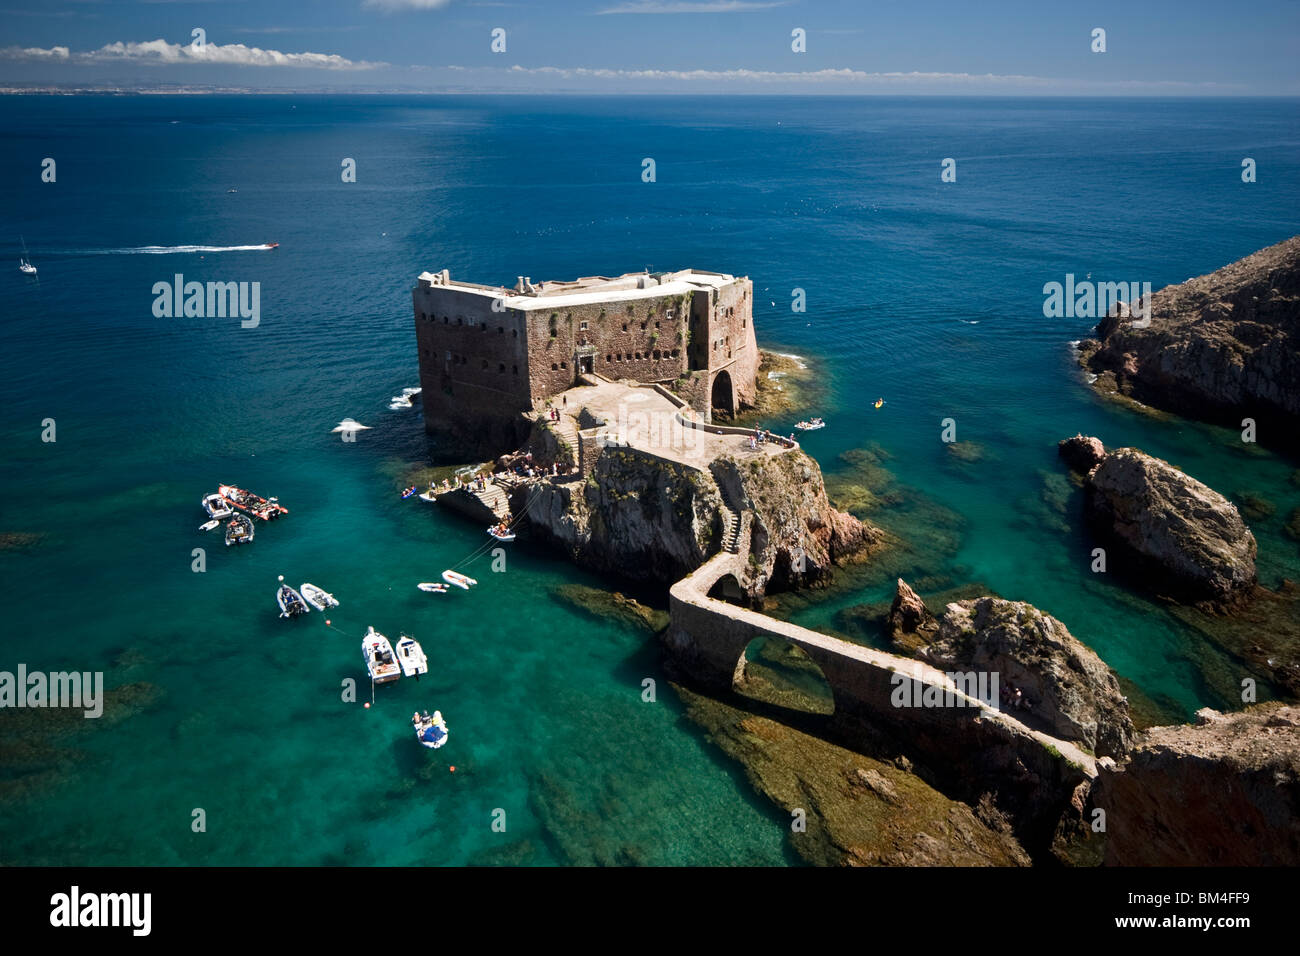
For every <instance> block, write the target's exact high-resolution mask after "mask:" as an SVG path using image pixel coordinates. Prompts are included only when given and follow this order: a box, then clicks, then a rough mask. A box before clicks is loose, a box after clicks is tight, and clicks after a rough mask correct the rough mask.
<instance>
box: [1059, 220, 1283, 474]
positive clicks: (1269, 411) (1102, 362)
mask: <svg viewBox="0 0 1300 956" xmlns="http://www.w3.org/2000/svg"><path fill="white" fill-rule="evenodd" d="M1122 312H1123V310H1117V311H1116V312H1115V313H1113V314H1112V315H1110V316H1108V317H1107V318H1106V319H1104V320H1102V322H1101V323H1100V324H1099V325H1098V326H1097V338H1096V339H1088V340H1085V341H1084V342H1082V343H1080V347H1079V354H1080V361H1081V363H1082V364H1083V366H1084V367H1085V368H1087V369H1089V370H1090V371H1092V372H1093V373H1095V374H1097V375H1098V378H1097V381H1096V386H1097V387H1098V388H1099V389H1100V390H1101V391H1102V392H1111V393H1119V394H1121V395H1125V396H1129V397H1131V398H1134V399H1137V400H1138V401H1141V402H1143V403H1145V404H1148V405H1153V406H1155V407H1157V408H1161V409H1165V410H1167V411H1171V412H1177V413H1178V414H1182V415H1187V416H1189V417H1193V418H1200V419H1205V420H1208V421H1216V422H1221V423H1223V424H1227V425H1231V426H1233V427H1237V428H1240V427H1241V422H1242V419H1244V418H1252V419H1254V420H1255V421H1256V423H1257V426H1258V433H1257V434H1258V439H1259V440H1260V441H1261V442H1263V443H1265V444H1273V445H1277V446H1282V447H1286V448H1288V449H1289V450H1291V451H1295V450H1300V236H1296V237H1293V238H1291V239H1288V240H1286V241H1285V242H1280V243H1278V244H1277V245H1274V246H1269V247H1268V248H1267V249H1262V250H1260V251H1259V252H1256V253H1254V254H1253V255H1250V256H1247V257H1246V258H1245V259H1242V260H1240V261H1238V262H1234V263H1232V264H1231V265H1229V266H1225V267H1224V268H1222V269H1219V270H1218V271H1216V272H1212V273H1210V274H1209V275H1204V276H1200V277H1199V278H1195V279H1188V280H1187V281H1186V282H1182V283H1180V284H1178V285H1172V286H1167V287H1166V288H1164V289H1161V290H1160V291H1158V292H1157V293H1155V295H1154V296H1152V301H1151V312H1150V324H1149V325H1147V326H1146V327H1145V328H1143V327H1139V326H1140V325H1141V324H1142V323H1138V324H1137V325H1135V324H1134V320H1133V319H1132V318H1131V317H1129V316H1127V315H1124V314H1121V313H1122Z"/></svg>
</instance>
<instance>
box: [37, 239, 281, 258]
mask: <svg viewBox="0 0 1300 956" xmlns="http://www.w3.org/2000/svg"><path fill="white" fill-rule="evenodd" d="M274 248H275V246H274V245H273V244H272V243H269V242H266V243H261V244H259V245H256V246H131V247H128V248H125V249H72V250H69V251H68V252H66V253H62V254H63V255H72V256H169V255H178V254H184V253H190V252H205V253H206V252H268V251H270V250H271V249H274Z"/></svg>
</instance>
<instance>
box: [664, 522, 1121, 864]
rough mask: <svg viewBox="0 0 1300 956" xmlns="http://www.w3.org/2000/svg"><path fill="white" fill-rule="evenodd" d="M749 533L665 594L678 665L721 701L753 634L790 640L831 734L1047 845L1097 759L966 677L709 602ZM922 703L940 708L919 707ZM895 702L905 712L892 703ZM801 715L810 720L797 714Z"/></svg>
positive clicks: (740, 674) (740, 675)
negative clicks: (826, 691) (1000, 703)
mask: <svg viewBox="0 0 1300 956" xmlns="http://www.w3.org/2000/svg"><path fill="white" fill-rule="evenodd" d="M748 538H749V528H748V522H745V527H744V529H743V533H742V546H741V547H740V548H739V549H738V550H739V553H734V554H733V553H730V552H727V551H723V552H721V553H719V554H717V555H715V556H714V557H713V558H712V559H710V560H709V561H708V562H706V563H705V564H703V565H701V566H700V567H699V568H697V569H696V570H695V571H694V572H693V573H692V574H690V575H688V576H687V577H685V578H683V579H682V580H680V581H678V582H677V583H676V584H674V585H673V586H672V588H671V589H670V590H669V605H670V607H669V609H670V614H671V619H670V623H669V628H668V633H667V635H666V637H665V645H666V647H667V651H668V655H669V659H670V666H671V670H672V671H673V672H675V673H676V674H678V675H680V676H681V677H682V678H683V679H685V681H686V682H687V683H690V684H692V685H695V686H697V687H698V688H699V689H700V690H703V691H705V692H707V693H711V694H713V695H714V696H719V697H723V698H725V697H727V696H729V695H730V694H731V692H732V691H733V690H735V689H736V688H737V686H738V685H739V684H742V683H743V681H744V675H745V652H746V648H747V647H748V646H749V645H750V643H751V642H753V641H754V640H755V639H756V638H767V639H777V640H780V641H785V642H788V643H789V644H793V645H794V646H795V647H798V648H800V649H801V650H802V651H803V652H804V653H806V654H807V655H808V657H809V658H810V659H811V660H812V662H813V663H814V664H816V665H817V667H818V668H820V670H821V672H822V675H823V676H824V677H825V679H826V683H827V684H828V685H829V687H830V691H831V695H832V697H833V699H834V713H833V714H832V715H831V716H830V717H828V718H822V719H823V720H825V721H826V726H825V727H824V728H823V730H824V732H825V734H826V735H827V736H830V737H834V738H836V739H837V740H839V741H840V742H842V743H844V744H845V745H847V746H849V747H851V748H856V749H859V750H863V751H864V752H874V753H875V754H876V755H882V752H883V755H885V756H889V755H897V754H902V755H905V756H907V757H908V758H909V759H911V760H912V761H914V762H915V763H917V764H920V765H922V766H923V767H924V768H926V772H925V774H924V775H925V776H926V777H927V778H929V779H931V780H932V781H934V782H937V783H939V784H940V785H941V786H942V787H943V789H945V790H947V791H949V792H950V794H951V795H953V796H956V797H957V798H958V799H962V800H966V801H967V802H970V803H975V802H977V801H978V800H979V799H980V797H981V796H982V795H983V794H985V793H989V794H992V795H993V798H994V801H995V803H996V804H997V805H998V806H999V807H1000V808H1001V809H1003V810H1006V811H1009V812H1011V813H1012V814H1013V816H1014V817H1015V818H1016V819H1017V821H1018V824H1019V825H1018V827H1017V830H1018V835H1020V836H1021V837H1022V838H1026V844H1027V845H1029V844H1034V845H1037V846H1039V847H1041V846H1043V845H1045V844H1046V843H1047V842H1050V838H1051V832H1052V831H1053V829H1054V828H1055V825H1056V822H1057V821H1058V820H1059V819H1060V817H1061V814H1062V812H1063V811H1065V810H1066V809H1067V806H1068V804H1069V802H1070V800H1071V798H1072V797H1073V796H1074V793H1075V790H1076V788H1078V786H1079V785H1080V784H1082V783H1084V782H1085V781H1090V780H1092V779H1093V778H1095V777H1096V775H1097V762H1096V759H1095V758H1094V757H1093V756H1092V755H1091V754H1089V753H1087V752H1086V751H1084V750H1082V749H1081V748H1080V747H1078V746H1077V745H1076V744H1074V743H1071V742H1070V741H1066V740H1061V739H1059V738H1056V737H1053V736H1051V735H1049V734H1046V733H1043V732H1042V731H1039V730H1035V729H1032V728H1030V727H1028V726H1026V725H1025V724H1024V723H1022V722H1021V721H1020V720H1018V719H1017V718H1016V717H1014V716H1012V715H1011V714H1010V713H1007V712H1003V711H1000V710H997V709H995V708H996V704H995V705H994V707H993V708H990V707H987V706H985V703H984V702H982V701H981V700H979V699H978V698H977V697H975V696H973V693H974V691H973V690H972V689H971V686H970V685H969V684H967V683H966V682H965V681H964V680H963V681H961V682H960V683H959V682H958V681H955V680H954V679H953V677H952V676H950V675H948V674H945V673H944V672H942V671H939V670H937V669H936V668H934V667H932V666H930V665H928V664H925V663H922V662H920V661H916V660H913V659H911V658H905V657H899V656H896V655H894V654H889V653H886V652H884V651H879V650H875V649H874V648H870V647H864V646H862V645H859V644H853V643H850V642H848V641H843V640H840V639H838V638H834V637H830V636H829V635H826V634H821V633H819V632H817V631H812V630H809V629H808V628H804V627H799V626H798V625H796V624H791V623H789V622H786V621H779V620H776V619H775V618H772V617H768V616H767V615H765V614H761V613H759V612H757V611H753V610H749V609H748V608H744V607H739V606H736V605H733V604H729V603H726V602H724V601H720V600H717V599H715V598H712V597H709V593H710V591H712V590H713V589H714V587H715V585H719V584H721V585H722V587H721V588H720V589H721V590H722V591H723V592H724V593H725V592H726V591H727V590H728V589H727V587H726V585H727V584H728V583H729V582H728V581H727V578H728V576H731V577H734V578H735V580H736V582H737V583H738V582H739V581H741V580H742V579H743V577H742V576H743V575H744V574H746V572H747V565H746V556H747V554H748V551H749V547H748V544H749V542H748ZM737 590H738V588H737ZM904 685H906V686H905V687H904ZM927 690H928V691H929V694H928V695H927V694H926V691H927ZM968 690H970V692H969V693H968ZM904 695H906V696H904ZM927 698H928V699H929V700H931V701H937V702H938V703H937V705H933V704H932V705H931V706H923V705H922V704H923V702H924V701H925V700H927ZM900 699H901V700H902V701H906V702H910V705H904V706H899V705H896V703H895V702H896V701H899V700H900ZM800 719H801V720H804V721H806V720H807V719H808V718H807V715H805V714H803V713H802V712H800ZM1022 828H1027V829H1025V830H1024V832H1020V831H1021V829H1022Z"/></svg>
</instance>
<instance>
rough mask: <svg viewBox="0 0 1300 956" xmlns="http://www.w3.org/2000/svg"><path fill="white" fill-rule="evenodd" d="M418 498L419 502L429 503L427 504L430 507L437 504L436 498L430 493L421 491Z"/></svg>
mask: <svg viewBox="0 0 1300 956" xmlns="http://www.w3.org/2000/svg"><path fill="white" fill-rule="evenodd" d="M419 498H420V500H421V501H427V502H429V504H431V505H432V504H437V502H438V496H437V495H435V494H434V493H433V492H432V491H422V492H420V495H419Z"/></svg>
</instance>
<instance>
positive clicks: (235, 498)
mask: <svg viewBox="0 0 1300 956" xmlns="http://www.w3.org/2000/svg"><path fill="white" fill-rule="evenodd" d="M217 491H218V492H219V493H220V494H221V496H222V497H224V498H225V499H226V500H227V501H228V502H230V504H231V505H233V506H234V507H236V508H238V509H239V510H240V511H246V512H248V513H249V514H251V515H256V516H257V517H259V518H261V519H262V520H263V521H270V520H271V519H272V518H276V517H279V516H280V515H287V514H288V513H289V509H288V508H286V507H285V506H284V505H282V504H280V499H279V498H263V497H261V496H260V495H255V494H253V493H252V492H251V491H245V490H244V489H243V488H236V487H235V486H234V485H218V486H217Z"/></svg>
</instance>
